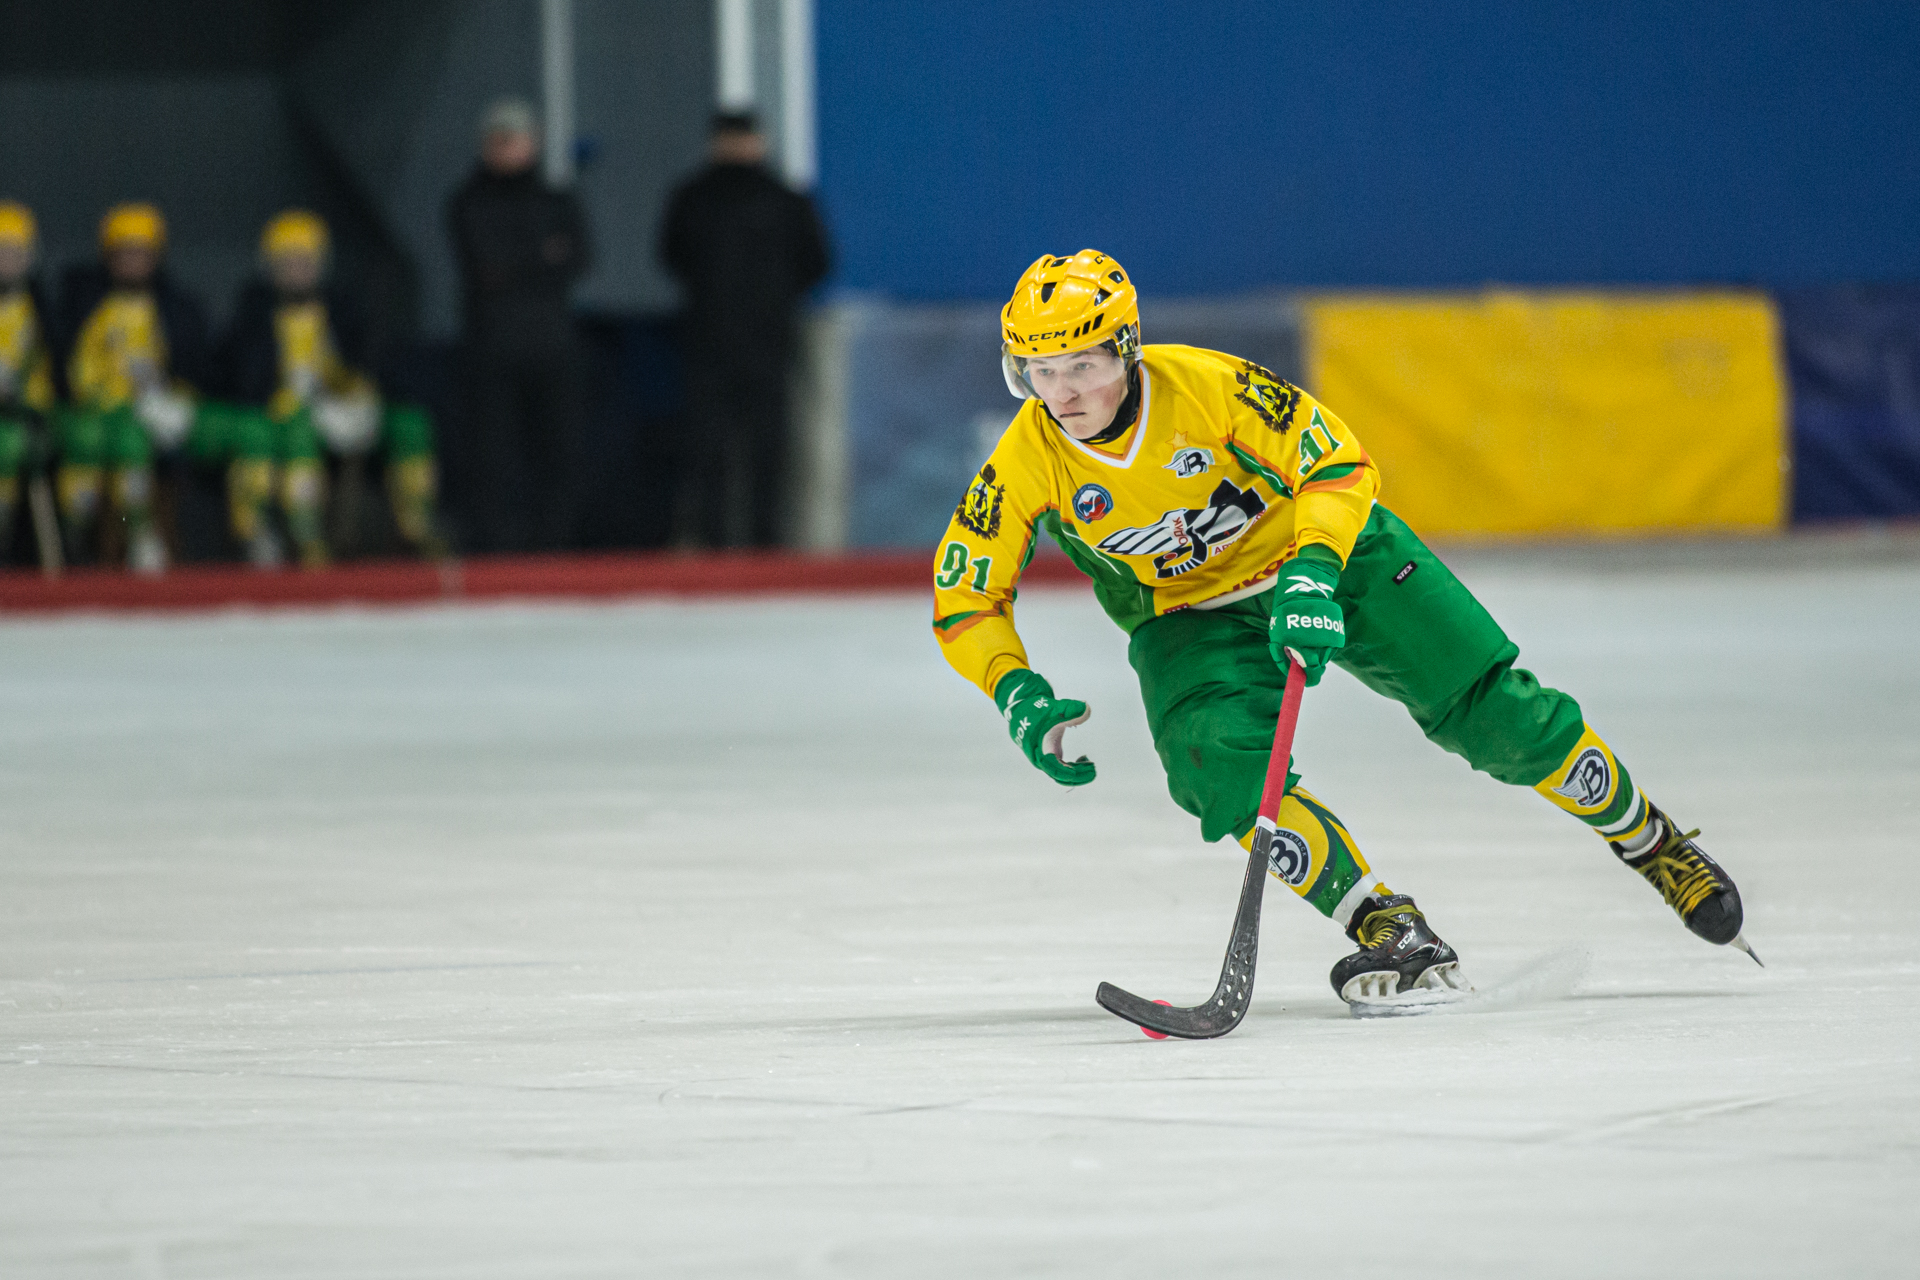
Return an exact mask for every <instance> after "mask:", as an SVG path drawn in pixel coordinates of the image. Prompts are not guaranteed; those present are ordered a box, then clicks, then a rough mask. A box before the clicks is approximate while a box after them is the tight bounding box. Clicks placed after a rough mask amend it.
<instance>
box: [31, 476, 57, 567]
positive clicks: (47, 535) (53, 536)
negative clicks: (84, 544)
mask: <svg viewBox="0 0 1920 1280" xmlns="http://www.w3.org/2000/svg"><path fill="white" fill-rule="evenodd" d="M27 510H28V512H29V513H30V514H31V516H32V518H33V540H34V542H36V543H37V544H39V547H40V572H41V573H42V574H44V575H45V576H47V577H49V578H57V577H59V576H60V571H61V570H62V569H64V568H66V559H65V556H64V555H63V554H62V550H61V546H60V520H59V518H58V517H57V516H55V515H54V511H53V488H52V486H51V485H49V484H48V483H47V477H46V476H45V475H44V474H42V473H41V472H39V471H35V472H34V473H33V474H32V475H30V476H28V477H27Z"/></svg>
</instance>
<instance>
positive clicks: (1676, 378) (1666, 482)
mask: <svg viewBox="0 0 1920 1280" xmlns="http://www.w3.org/2000/svg"><path fill="white" fill-rule="evenodd" d="M1305 318H1306V332H1305V339H1306V347H1307V368H1308V383H1307V388H1306V389H1307V390H1308V392H1310V393H1311V394H1312V395H1314V396H1315V397H1317V398H1318V399H1319V400H1320V401H1321V402H1322V403H1324V404H1325V405H1326V406H1327V407H1328V408H1329V409H1331V410H1333V412H1334V413H1336V414H1338V415H1340V417H1341V419H1342V420H1343V421H1345V422H1346V424H1347V425H1348V426H1349V427H1350V428H1352V429H1353V431H1354V433H1355V434H1356V435H1357V436H1358V437H1359V438H1360V442H1361V443H1362V444H1363V445H1364V446H1366V449H1367V451H1368V452H1369V453H1371V454H1372V455H1373V457H1374V459H1375V460H1376V461H1377V462H1379V464H1380V468H1381V471H1382V474H1383V476H1384V483H1383V486H1382V491H1381V495H1380V499H1381V501H1382V502H1384V503H1386V504H1387V505H1388V506H1389V507H1391V508H1392V509H1393V510H1394V511H1396V512H1398V513H1399V514H1400V516H1401V517H1403V518H1404V519H1405V520H1406V521H1407V522H1408V523H1409V524H1411V525H1412V526H1413V527H1414V529H1416V530H1417V531H1419V532H1421V533H1423V534H1432V535H1447V534H1454V535H1515V534H1520V535H1554V534H1592V533H1631V532H1656V531H1660V530H1695V531H1701V530H1715V529H1717V530H1729V531H1744V532H1753V531H1765V530H1772V529H1778V528H1780V527H1781V526H1782V524H1783V523H1784V520H1785V517H1786V506H1787V479H1788V477H1787V466H1788V441H1787V425H1786V420H1787V398H1786V390H1785V386H1784V378H1783V376H1782V373H1781V370H1780V366H1779V358H1778V347H1779V342H1778V331H1779V326H1778V323H1777V320H1776V317H1775V315H1774V311H1773V306H1772V304H1771V303H1770V302H1769V301H1768V299H1767V298H1766V297H1765V296H1764V295H1761V294H1757V293H1744V292H1718V293H1573V292H1565V293H1562V292H1539V293H1517V292H1506V291H1498V292H1487V293H1483V294H1452V295H1351V294H1348V295H1323V296H1320V297H1316V298H1312V299H1310V300H1309V301H1308V303H1307V305H1306V310H1305Z"/></svg>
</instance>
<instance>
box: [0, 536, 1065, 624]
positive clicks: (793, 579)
mask: <svg viewBox="0 0 1920 1280" xmlns="http://www.w3.org/2000/svg"><path fill="white" fill-rule="evenodd" d="M1026 581H1028V582H1035V583H1041V582H1085V581H1086V579H1085V578H1083V577H1081V576H1080V573H1079V571H1078V570H1076V569H1074V568H1073V566H1072V564H1071V563H1069V562H1068V560H1067V559H1066V557H1064V556H1042V557H1036V558H1035V560H1034V562H1033V564H1031V565H1030V566H1028V569H1027V573H1026ZM932 589H933V557H932V556H931V555H929V554H927V553H925V552H919V551H913V552H882V553H875V554H870V555H845V556H806V555H797V554H794V553H791V552H716V553H699V554H676V553H672V552H638V553H623V554H593V555H552V556H479V557H475V558H473V559H468V560H458V561H448V562H445V563H443V564H439V565H433V564H423V563H420V562H418V561H377V562H364V563H359V564H346V565H339V566H336V567H334V568H330V569H322V570H318V571H311V572H306V571H300V570H283V571H277V572H262V571H259V570H255V569H248V568H242V567H238V566H231V565H219V566H188V567H185V568H180V569H176V570H174V571H173V572H171V573H169V574H167V575H166V576H165V577H160V578H137V577H133V576H132V575H130V574H126V573H121V572H117V571H114V570H106V569H83V570H78V571H75V572H71V573H68V574H66V575H65V576H63V577H59V578H44V577H41V576H40V575H39V574H36V573H33V572H30V571H27V570H14V571H7V572H0V613H57V612H65V611H68V610H90V611H94V610H108V611H114V610H135V611H147V610H193V609H220V608H229V607H233V606H242V605H244V606H254V607H269V608H270V607H275V606H299V605H325V604H404V603H426V602H431V601H458V600H511V599H530V600H538V599H554V600H568V599H574V600H593V599H609V598H618V597H623V596H633V597H644V596H744V595H766V594H777V593H783V592H801V593H812V592H823V593H832V592H858V591H924V592H926V593H927V594H929V595H931V594H932Z"/></svg>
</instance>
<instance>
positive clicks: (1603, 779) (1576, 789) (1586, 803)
mask: <svg viewBox="0 0 1920 1280" xmlns="http://www.w3.org/2000/svg"><path fill="white" fill-rule="evenodd" d="M1553 794H1555V795H1557V796H1565V797H1566V798H1567V799H1569V800H1571V801H1573V803H1574V804H1575V805H1577V806H1579V807H1580V808H1582V809H1598V808H1599V807H1600V806H1601V805H1603V804H1605V803H1606V802H1607V798H1608V797H1609V796H1611V795H1612V794H1613V763H1612V762H1611V761H1610V760H1608V759H1607V753H1606V752H1604V751H1602V750H1601V749H1600V748H1599V747H1588V748H1587V749H1586V750H1585V751H1582V752H1581V753H1580V755H1579V757H1578V758H1577V759H1575V760H1574V762H1573V766H1572V767H1571V768H1569V769H1568V770H1567V776H1566V779H1565V780H1564V781H1563V782H1561V784H1560V785H1559V786H1557V787H1555V788H1554V789H1553Z"/></svg>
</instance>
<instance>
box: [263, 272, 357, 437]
mask: <svg viewBox="0 0 1920 1280" xmlns="http://www.w3.org/2000/svg"><path fill="white" fill-rule="evenodd" d="M273 332H274V337H275V339H276V340H277V345H278V346H279V348H280V386H279V389H278V390H276V391H275V392H274V394H273V399H272V400H271V401H270V402H269V404H268V406H267V412H268V413H269V414H271V415H272V416H273V417H274V418H276V419H284V418H290V417H292V416H293V415H294V414H295V413H297V412H299V411H300V409H301V408H302V407H304V406H305V405H306V404H308V403H309V402H310V401H311V400H312V399H313V397H314V396H316V395H318V394H320V393H321V392H326V393H328V394H331V395H371V394H373V384H372V383H370V382H368V381H367V380H366V379H365V378H363V377H361V376H360V375H359V374H357V373H355V372H354V371H353V370H352V369H349V368H348V367H347V366H346V364H345V363H344V362H342V361H341V359H340V353H339V352H338V351H336V350H335V349H334V345H333V336H332V330H331V328H330V326H329V324H328V320H327V307H326V304H325V303H324V302H320V301H318V300H309V301H305V302H289V303H283V304H281V305H280V306H279V307H277V308H276V309H275V310H274V313H273Z"/></svg>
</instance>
